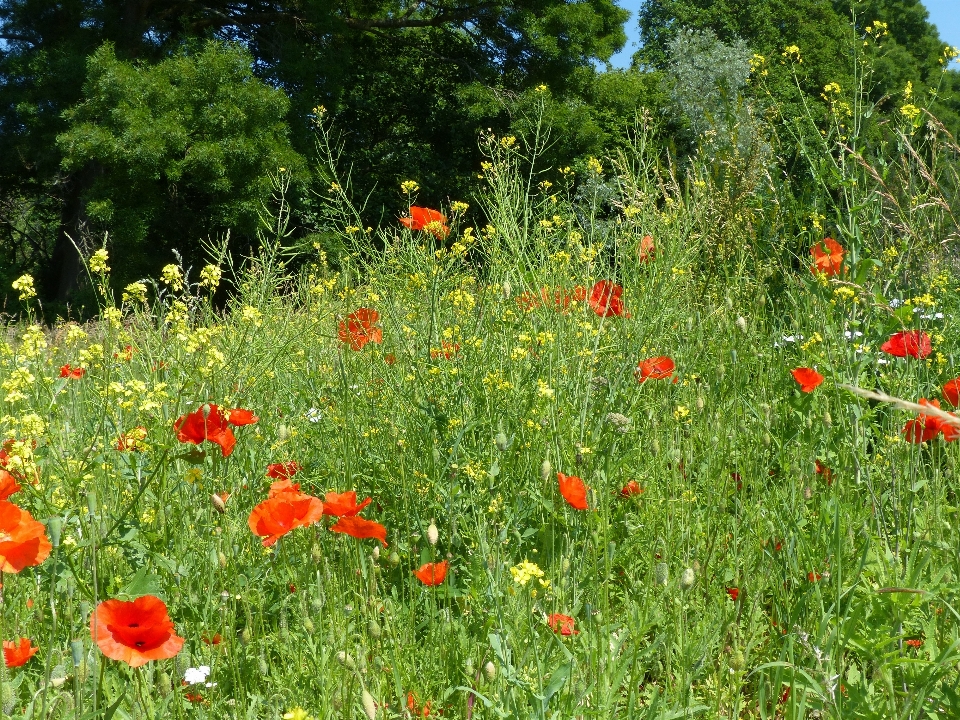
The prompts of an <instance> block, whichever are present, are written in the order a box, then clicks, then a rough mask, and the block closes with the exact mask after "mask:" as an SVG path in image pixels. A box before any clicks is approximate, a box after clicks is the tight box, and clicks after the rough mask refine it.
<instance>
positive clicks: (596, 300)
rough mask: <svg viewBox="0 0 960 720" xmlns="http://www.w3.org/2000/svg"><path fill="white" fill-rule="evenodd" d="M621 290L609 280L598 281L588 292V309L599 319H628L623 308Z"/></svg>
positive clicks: (627, 314)
mask: <svg viewBox="0 0 960 720" xmlns="http://www.w3.org/2000/svg"><path fill="white" fill-rule="evenodd" d="M622 295H623V288H622V287H620V286H619V285H617V284H616V283H614V282H612V281H610V280H599V281H597V284H596V285H594V286H593V290H592V291H591V292H590V300H589V303H590V308H591V309H592V310H593V311H594V312H595V313H596V314H597V315H599V316H600V317H610V316H611V315H616V316H617V317H630V313H628V312H627V311H626V309H625V308H624V307H623V300H622V299H621V296H622Z"/></svg>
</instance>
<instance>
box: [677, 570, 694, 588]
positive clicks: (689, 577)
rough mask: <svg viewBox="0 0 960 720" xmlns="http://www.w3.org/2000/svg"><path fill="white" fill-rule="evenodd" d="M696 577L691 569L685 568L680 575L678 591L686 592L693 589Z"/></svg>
mask: <svg viewBox="0 0 960 720" xmlns="http://www.w3.org/2000/svg"><path fill="white" fill-rule="evenodd" d="M696 579H697V576H696V574H695V573H694V572H693V568H687V569H686V570H684V571H683V573H682V574H681V575H680V589H681V590H683V592H687V590H689V589H690V588H692V587H693V583H694V582H696Z"/></svg>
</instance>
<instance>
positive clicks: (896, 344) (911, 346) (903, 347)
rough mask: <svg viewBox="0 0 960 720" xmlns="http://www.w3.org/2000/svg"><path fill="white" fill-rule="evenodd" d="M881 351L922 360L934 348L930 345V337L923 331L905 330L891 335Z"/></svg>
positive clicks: (881, 347)
mask: <svg viewBox="0 0 960 720" xmlns="http://www.w3.org/2000/svg"><path fill="white" fill-rule="evenodd" d="M880 349H881V350H882V351H883V352H885V353H887V354H888V355H894V356H896V357H906V356H907V355H909V356H910V357H915V358H919V359H920V360H922V359H923V358H925V357H926V356H927V355H929V354H930V353H931V352H932V351H933V346H932V345H931V344H930V336H929V335H927V334H926V333H925V332H924V331H923V330H904V331H903V332H898V333H894V334H893V335H891V336H890V339H889V340H887V341H886V342H885V343H884V344H883V345H881V346H880Z"/></svg>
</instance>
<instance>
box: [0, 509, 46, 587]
mask: <svg viewBox="0 0 960 720" xmlns="http://www.w3.org/2000/svg"><path fill="white" fill-rule="evenodd" d="M52 549H53V548H52V546H51V545H50V541H49V540H47V530H46V528H45V527H44V525H43V523H42V522H39V521H37V520H34V519H33V515H31V514H30V513H29V512H27V511H26V510H22V509H20V508H19V507H17V506H16V505H14V504H13V503H12V502H8V501H6V500H2V501H0V570H2V571H3V572H6V573H18V572H20V571H21V570H23V569H24V568H25V567H33V566H34V565H39V564H40V563H42V562H43V561H44V560H46V559H47V558H48V557H49V556H50V551H51V550H52Z"/></svg>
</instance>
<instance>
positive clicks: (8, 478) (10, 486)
mask: <svg viewBox="0 0 960 720" xmlns="http://www.w3.org/2000/svg"><path fill="white" fill-rule="evenodd" d="M19 489H20V486H19V485H18V484H17V479H16V478H15V477H14V476H13V475H11V474H10V473H8V472H7V471H6V470H0V500H6V499H7V498H8V497H10V496H11V495H13V494H14V493H15V492H17V490H19Z"/></svg>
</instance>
